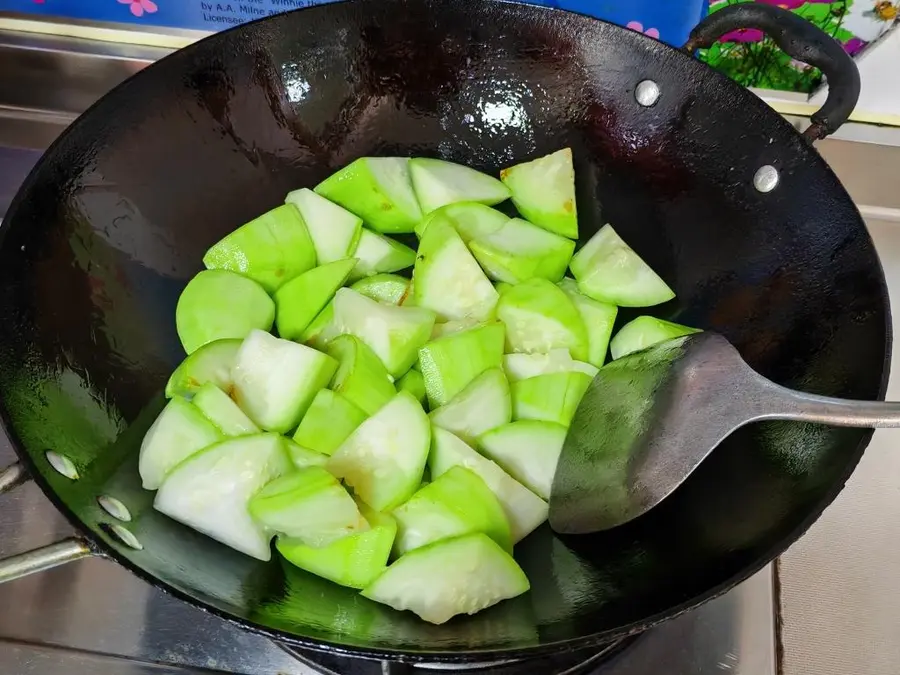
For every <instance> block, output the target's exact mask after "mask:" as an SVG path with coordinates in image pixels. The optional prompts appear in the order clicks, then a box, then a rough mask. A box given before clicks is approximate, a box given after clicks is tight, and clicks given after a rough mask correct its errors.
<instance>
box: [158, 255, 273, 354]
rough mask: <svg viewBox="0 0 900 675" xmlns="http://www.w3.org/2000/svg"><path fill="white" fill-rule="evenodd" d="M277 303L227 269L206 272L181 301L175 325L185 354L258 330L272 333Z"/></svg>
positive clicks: (179, 301) (196, 277)
mask: <svg viewBox="0 0 900 675" xmlns="http://www.w3.org/2000/svg"><path fill="white" fill-rule="evenodd" d="M274 321H275V303H274V302H272V298H270V297H269V295H268V294H267V293H266V291H265V290H264V289H263V287H262V286H260V285H259V284H258V283H256V282H255V281H253V280H251V279H247V278H246V277H242V276H241V275H239V274H235V273H234V272H228V271H225V270H205V271H203V272H200V273H199V274H197V276H195V277H194V278H193V279H191V280H190V281H189V282H188V284H187V286H185V287H184V290H183V291H182V292H181V295H180V296H179V298H178V304H177V306H176V307H175V326H176V329H177V330H178V337H179V338H180V339H181V345H182V346H183V347H184V351H185V352H187V353H188V354H192V353H193V352H195V351H196V350H197V349H199V348H200V347H202V346H203V345H205V344H208V343H210V342H213V341H215V340H223V339H228V338H236V339H243V338H245V337H247V335H249V334H250V331H252V330H254V329H259V330H265V331H267V330H270V329H271V328H272V324H273V323H274Z"/></svg>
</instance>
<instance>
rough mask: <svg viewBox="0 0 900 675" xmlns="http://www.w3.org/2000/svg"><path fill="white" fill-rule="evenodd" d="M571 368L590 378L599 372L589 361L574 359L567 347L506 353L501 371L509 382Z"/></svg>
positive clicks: (565, 370)
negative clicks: (533, 352)
mask: <svg viewBox="0 0 900 675" xmlns="http://www.w3.org/2000/svg"><path fill="white" fill-rule="evenodd" d="M572 370H574V371H576V372H579V373H584V374H585V375H588V376H589V377H591V378H593V377H595V376H596V375H597V373H598V372H599V369H598V368H597V367H596V366H592V365H591V364H590V363H584V362H583V361H575V360H574V359H573V358H572V356H571V355H570V354H569V350H568V349H551V350H550V351H549V352H547V353H546V354H507V355H506V356H504V357H503V371H504V372H505V373H506V377H507V379H509V381H510V382H518V381H519V380H527V379H528V378H529V377H537V376H538V375H548V374H550V373H566V372H569V371H572Z"/></svg>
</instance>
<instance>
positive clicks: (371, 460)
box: [328, 392, 431, 511]
mask: <svg viewBox="0 0 900 675" xmlns="http://www.w3.org/2000/svg"><path fill="white" fill-rule="evenodd" d="M430 442H431V424H430V423H429V422H428V416H427V415H426V414H425V411H424V410H422V406H420V405H419V402H418V401H416V399H415V398H414V397H413V396H412V395H411V394H409V393H408V392H400V393H399V394H397V395H396V396H395V397H394V398H393V399H392V400H391V401H390V402H389V403H388V404H387V405H385V406H384V407H383V408H382V409H381V410H379V411H378V412H377V413H375V414H374V415H372V417H370V418H369V419H367V420H366V421H365V422H363V423H362V424H361V425H359V426H358V427H357V428H356V430H355V431H354V432H353V433H352V434H350V437H349V438H348V439H347V440H346V441H344V443H343V444H342V445H341V447H340V448H338V449H337V451H335V453H334V454H333V455H332V456H331V459H330V460H329V461H328V469H329V470H330V471H331V472H332V473H333V474H334V475H335V476H337V477H339V478H342V479H343V480H344V482H345V483H346V484H347V485H349V486H350V487H352V488H353V490H354V491H355V492H356V495H357V496H358V497H359V498H360V499H362V500H363V501H364V502H365V503H366V504H368V505H369V506H371V507H372V508H373V509H375V510H376V511H390V510H391V509H393V508H395V507H397V506H399V505H400V504H402V503H403V502H405V501H406V500H407V499H409V498H410V497H411V496H412V495H413V493H414V492H415V491H416V488H417V487H418V486H419V483H421V482H422V474H423V472H424V470H425V463H426V461H427V458H428V448H429V445H430Z"/></svg>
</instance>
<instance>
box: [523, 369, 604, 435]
mask: <svg viewBox="0 0 900 675" xmlns="http://www.w3.org/2000/svg"><path fill="white" fill-rule="evenodd" d="M590 384H591V376H590V375H586V374H585V373H579V372H573V371H570V372H567V373H550V374H549V375H538V376H537V377H529V378H528V379H527V380H519V381H518V382H513V383H512V386H511V387H510V389H511V392H512V401H513V419H515V420H544V421H545V422H556V423H557V424H561V425H563V426H564V427H568V426H569V424H570V423H571V421H572V417H573V416H574V415H575V410H576V409H577V408H578V404H579V403H581V399H582V397H583V396H584V392H586V391H587V388H588V387H589V386H590Z"/></svg>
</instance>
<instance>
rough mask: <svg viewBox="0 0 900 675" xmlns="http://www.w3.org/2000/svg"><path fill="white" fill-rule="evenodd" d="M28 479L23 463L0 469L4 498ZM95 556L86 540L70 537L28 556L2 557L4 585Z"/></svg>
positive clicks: (0, 571) (1, 580) (0, 572)
mask: <svg viewBox="0 0 900 675" xmlns="http://www.w3.org/2000/svg"><path fill="white" fill-rule="evenodd" d="M27 480H28V473H27V472H26V471H25V468H24V467H23V466H22V465H21V464H20V463H19V462H16V463H15V464H11V465H10V466H8V467H6V468H5V469H2V470H0V495H2V494H3V493H4V492H8V491H10V490H12V489H13V488H16V487H18V486H19V485H22V484H23V483H24V482H26V481H27ZM93 555H94V551H93V549H91V547H90V545H89V544H88V543H87V542H86V541H85V540H84V539H81V538H79V537H69V538H67V539H63V540H62V541H58V542H56V543H53V544H49V545H47V546H42V547H40V548H36V549H34V550H31V551H26V552H25V553H19V554H18V555H13V556H10V557H8V558H0V584H2V583H5V582H7V581H12V580H13V579H18V578H19V577H24V576H28V575H29V574H34V573H35V572H43V571H44V570H48V569H50V568H51V567H56V566H58V565H63V564H65V563H67V562H72V561H74V560H80V559H81V558H87V557H90V556H93Z"/></svg>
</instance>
